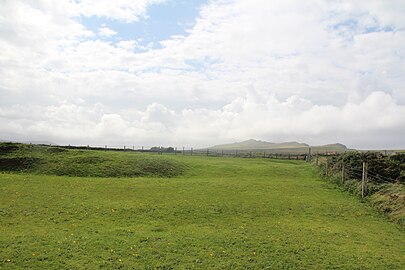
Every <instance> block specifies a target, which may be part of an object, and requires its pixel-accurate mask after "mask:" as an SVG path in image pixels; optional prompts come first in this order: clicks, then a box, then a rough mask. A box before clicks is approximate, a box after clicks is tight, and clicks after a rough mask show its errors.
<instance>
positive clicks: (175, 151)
mask: <svg viewBox="0 0 405 270" xmlns="http://www.w3.org/2000/svg"><path fill="white" fill-rule="evenodd" d="M174 155H175V156H177V147H175V148H174Z"/></svg>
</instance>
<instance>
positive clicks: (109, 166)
mask: <svg viewBox="0 0 405 270" xmlns="http://www.w3.org/2000/svg"><path fill="white" fill-rule="evenodd" d="M184 169H185V168H184V164H182V163H180V162H178V161H177V160H173V159H168V158H166V157H165V156H160V155H157V154H156V155H150V154H140V153H135V152H117V151H107V152H104V151H91V150H70V149H64V148H60V147H47V146H38V145H23V144H10V143H0V171H8V172H26V173H33V174H46V175H59V176H81V177H135V176H157V177H173V176H177V175H181V174H182V173H183V171H184Z"/></svg>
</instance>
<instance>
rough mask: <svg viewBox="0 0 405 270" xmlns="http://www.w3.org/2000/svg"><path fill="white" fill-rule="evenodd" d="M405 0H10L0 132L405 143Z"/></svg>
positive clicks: (157, 141) (101, 139) (0, 32)
mask: <svg viewBox="0 0 405 270" xmlns="http://www.w3.org/2000/svg"><path fill="white" fill-rule="evenodd" d="M403 14H405V1H403V0H390V1H383V0H379V1H377V0H364V1H363V0H358V1H345V0H308V1H301V0H272V1H267V0H217V1H216V0H195V1H192V0H190V1H187V0H115V1H109V0H58V1H53V0H2V1H0V139H2V140H14V141H44V140H46V141H51V142H54V143H56V144H61V145H63V144H72V145H94V146H96V145H111V146H123V145H127V146H130V145H134V146H136V147H139V146H178V147H182V146H185V147H205V146H211V145H214V144H221V143H232V142H236V141H243V140H246V139H251V138H253V139H259V140H265V141H270V142H284V141H298V142H305V143H308V144H311V145H322V144H328V143H337V142H339V143H343V144H345V145H347V146H348V147H351V148H358V149H398V148H401V149H405V16H404V15H403Z"/></svg>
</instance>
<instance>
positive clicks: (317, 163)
mask: <svg viewBox="0 0 405 270" xmlns="http://www.w3.org/2000/svg"><path fill="white" fill-rule="evenodd" d="M318 165H319V158H318V155H316V166H318Z"/></svg>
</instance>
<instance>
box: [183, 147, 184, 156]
mask: <svg viewBox="0 0 405 270" xmlns="http://www.w3.org/2000/svg"><path fill="white" fill-rule="evenodd" d="M183 156H184V146H183Z"/></svg>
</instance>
